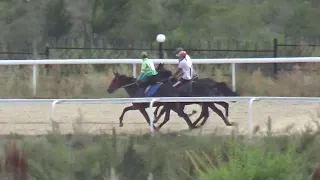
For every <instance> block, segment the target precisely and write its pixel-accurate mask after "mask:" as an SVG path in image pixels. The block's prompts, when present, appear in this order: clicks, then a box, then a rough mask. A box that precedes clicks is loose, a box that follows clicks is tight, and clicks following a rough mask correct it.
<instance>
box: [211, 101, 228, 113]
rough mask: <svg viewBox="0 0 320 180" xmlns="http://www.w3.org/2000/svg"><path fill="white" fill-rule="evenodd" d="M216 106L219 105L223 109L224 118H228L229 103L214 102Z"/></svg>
mask: <svg viewBox="0 0 320 180" xmlns="http://www.w3.org/2000/svg"><path fill="white" fill-rule="evenodd" d="M214 103H216V104H219V105H220V106H222V107H223V108H224V109H225V112H226V114H225V116H226V117H228V116H229V103H227V102H214Z"/></svg>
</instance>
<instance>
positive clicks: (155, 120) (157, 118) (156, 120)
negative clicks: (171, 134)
mask: <svg viewBox="0 0 320 180" xmlns="http://www.w3.org/2000/svg"><path fill="white" fill-rule="evenodd" d="M165 112H166V108H165V107H164V106H163V108H162V109H161V111H160V113H159V115H158V116H156V117H155V118H154V123H157V122H158V121H159V119H160V118H161V116H162V115H163V114H164V113H165Z"/></svg>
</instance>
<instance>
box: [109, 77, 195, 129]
mask: <svg viewBox="0 0 320 180" xmlns="http://www.w3.org/2000/svg"><path fill="white" fill-rule="evenodd" d="M135 82H136V79H135V78H134V77H128V76H126V75H120V74H119V73H114V78H113V80H112V81H111V84H110V85H109V88H108V90H107V91H108V93H113V92H115V91H116V90H117V89H120V88H124V89H125V91H126V92H127V93H128V95H129V97H135V94H136V91H137V90H138V86H137V84H136V83H135ZM178 96H179V93H178V92H177V90H176V89H175V88H174V87H172V85H170V84H161V86H160V87H159V88H158V90H157V91H156V92H155V93H154V95H153V97H178ZM133 106H134V107H135V109H138V110H139V111H140V112H141V114H142V115H143V116H144V118H145V119H146V121H147V123H148V124H149V125H150V119H149V116H148V113H147V112H146V110H145V109H146V108H147V107H149V103H133ZM155 106H163V109H162V110H163V111H164V113H166V115H165V118H164V121H166V122H167V121H168V120H169V118H170V111H171V110H173V111H174V112H176V113H177V114H178V115H179V116H180V117H182V118H183V119H184V120H185V121H186V122H187V124H188V126H189V129H194V128H196V126H195V125H193V124H192V122H191V120H190V119H189V117H188V115H187V114H186V113H184V111H183V109H182V108H181V107H182V106H181V105H180V103H178V102H173V103H159V102H158V103H155ZM164 124H165V123H163V124H160V125H159V126H158V127H157V128H156V127H154V129H156V130H159V129H160V128H161V127H162V126H163V125H164Z"/></svg>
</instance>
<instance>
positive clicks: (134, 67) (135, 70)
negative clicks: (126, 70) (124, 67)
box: [132, 63, 137, 77]
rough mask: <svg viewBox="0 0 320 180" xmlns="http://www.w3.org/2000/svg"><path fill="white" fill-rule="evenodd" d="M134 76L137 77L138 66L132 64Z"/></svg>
mask: <svg viewBox="0 0 320 180" xmlns="http://www.w3.org/2000/svg"><path fill="white" fill-rule="evenodd" d="M132 76H133V77H136V76H137V64H135V63H134V64H132Z"/></svg>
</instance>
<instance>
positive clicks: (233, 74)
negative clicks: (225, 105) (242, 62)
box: [231, 63, 237, 92]
mask: <svg viewBox="0 0 320 180" xmlns="http://www.w3.org/2000/svg"><path fill="white" fill-rule="evenodd" d="M231 77H232V90H233V91H234V92H235V91H236V90H237V88H236V81H237V78H236V64H235V63H232V64H231Z"/></svg>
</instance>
